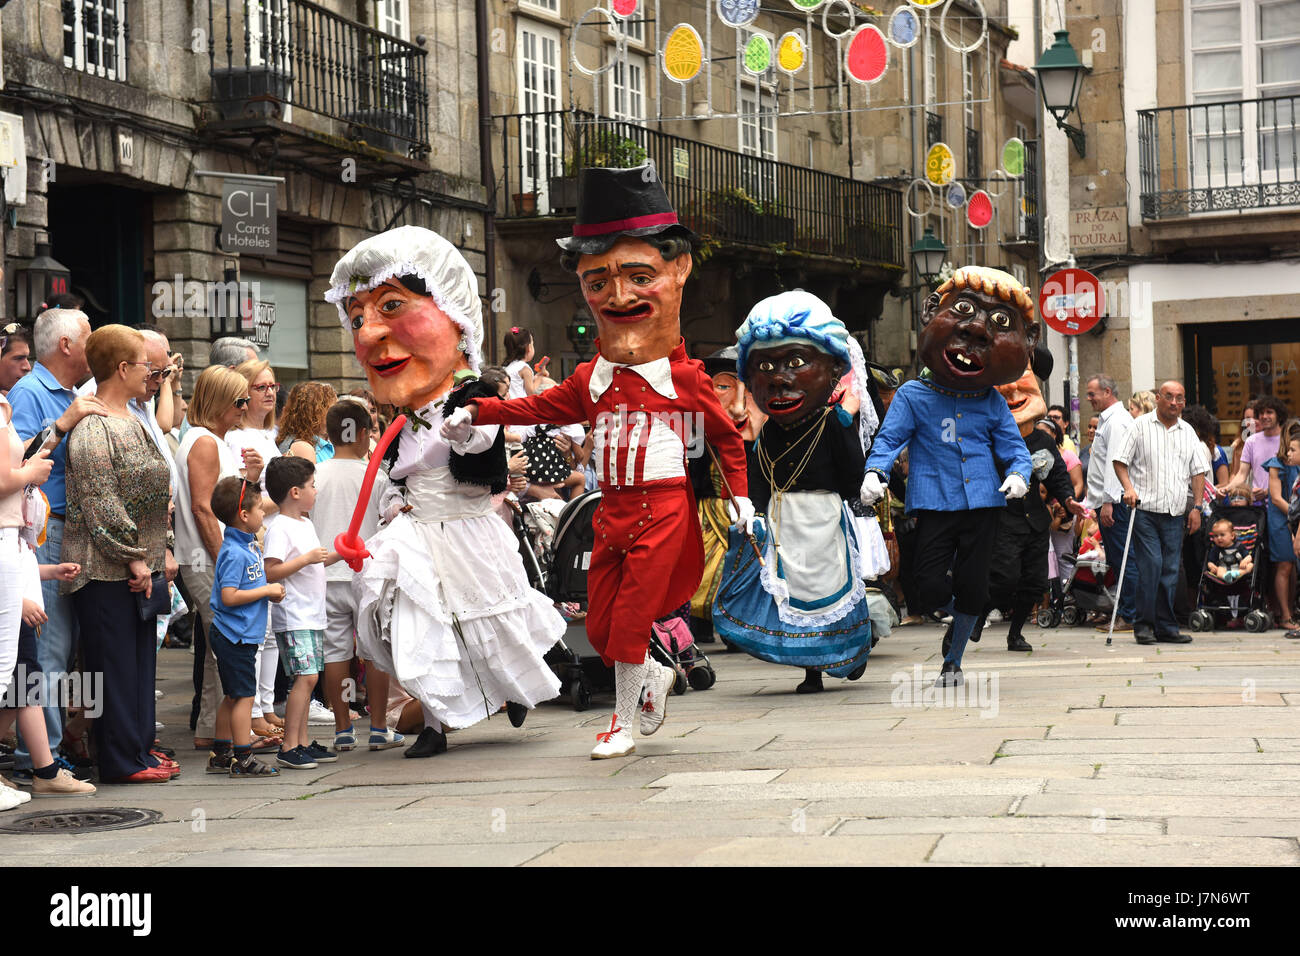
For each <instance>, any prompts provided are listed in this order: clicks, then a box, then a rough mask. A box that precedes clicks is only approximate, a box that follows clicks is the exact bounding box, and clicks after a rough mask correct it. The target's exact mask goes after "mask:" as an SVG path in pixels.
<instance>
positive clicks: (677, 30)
mask: <svg viewBox="0 0 1300 956" xmlns="http://www.w3.org/2000/svg"><path fill="white" fill-rule="evenodd" d="M703 65H704V44H703V43H702V42H701V41H700V35H699V34H698V33H696V32H695V28H694V27H693V26H691V25H690V24H689V23H679V24H678V25H677V26H675V27H673V30H672V32H671V33H669V34H668V39H667V41H666V42H665V43H664V72H665V73H667V74H668V76H669V78H670V79H674V80H676V81H677V82H678V83H685V82H687V81H688V80H693V79H695V77H696V75H697V74H698V73H699V72H700V67H702V66H703Z"/></svg>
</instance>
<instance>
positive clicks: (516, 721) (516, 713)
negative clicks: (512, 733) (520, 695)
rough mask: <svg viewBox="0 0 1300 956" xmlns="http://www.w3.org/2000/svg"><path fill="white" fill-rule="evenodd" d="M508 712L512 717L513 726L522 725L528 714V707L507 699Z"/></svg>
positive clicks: (511, 724) (511, 723)
mask: <svg viewBox="0 0 1300 956" xmlns="http://www.w3.org/2000/svg"><path fill="white" fill-rule="evenodd" d="M506 714H507V715H508V716H509V717H510V726H511V727H522V726H523V725H524V719H525V718H527V716H528V708H527V707H525V706H524V705H523V704H516V703H515V702H514V701H512V700H508V701H506Z"/></svg>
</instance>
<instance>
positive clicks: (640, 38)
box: [609, 0, 649, 45]
mask: <svg viewBox="0 0 1300 956" xmlns="http://www.w3.org/2000/svg"><path fill="white" fill-rule="evenodd" d="M648 17H649V14H648V13H647V12H646V2H645V0H642V2H641V3H640V4H638V5H637V8H636V13H634V14H632V16H630V17H628V18H627V19H622V18H620V17H614V16H611V17H610V20H611V21H612V22H611V23H610V25H609V32H610V33H611V34H612V35H614V36H625V37H627V41H628V42H629V43H636V44H640V45H644V44H645V22H646V20H647V19H648Z"/></svg>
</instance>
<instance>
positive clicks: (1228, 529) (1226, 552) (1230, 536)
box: [1205, 518, 1255, 584]
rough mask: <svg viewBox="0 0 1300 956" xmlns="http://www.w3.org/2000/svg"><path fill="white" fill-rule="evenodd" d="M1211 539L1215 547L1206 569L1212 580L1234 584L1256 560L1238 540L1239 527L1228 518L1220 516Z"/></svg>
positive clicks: (1211, 529)
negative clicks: (1233, 524)
mask: <svg viewBox="0 0 1300 956" xmlns="http://www.w3.org/2000/svg"><path fill="white" fill-rule="evenodd" d="M1210 541H1211V542H1213V544H1214V547H1213V548H1212V549H1211V550H1210V555H1209V559H1208V560H1207V562H1206V564H1205V570H1206V571H1208V572H1209V574H1210V580H1211V581H1221V582H1223V583H1224V584H1232V583H1233V582H1235V581H1236V580H1237V579H1238V578H1240V577H1241V576H1242V575H1243V574H1249V573H1250V569H1251V568H1253V567H1254V566H1255V561H1254V559H1253V558H1252V557H1251V555H1250V551H1249V550H1248V549H1247V548H1244V547H1242V545H1241V544H1240V543H1238V541H1237V529H1236V528H1234V527H1233V526H1232V521H1231V520H1229V519H1228V518H1220V519H1219V520H1218V521H1216V522H1214V525H1213V527H1211V528H1210Z"/></svg>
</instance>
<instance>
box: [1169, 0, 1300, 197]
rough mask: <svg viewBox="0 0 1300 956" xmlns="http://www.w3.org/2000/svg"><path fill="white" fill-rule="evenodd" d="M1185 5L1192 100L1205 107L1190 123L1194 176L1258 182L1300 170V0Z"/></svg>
mask: <svg viewBox="0 0 1300 956" xmlns="http://www.w3.org/2000/svg"><path fill="white" fill-rule="evenodd" d="M1185 9H1186V16H1187V22H1186V36H1187V53H1188V56H1187V61H1188V64H1189V68H1188V70H1187V85H1188V100H1189V101H1190V103H1191V104H1192V105H1193V106H1202V107H1204V108H1203V109H1193V110H1191V117H1190V122H1189V125H1190V134H1191V139H1192V143H1191V161H1192V163H1193V178H1194V180H1196V181H1198V182H1199V183H1201V184H1202V185H1204V184H1207V183H1208V184H1212V185H1217V184H1220V183H1223V184H1238V183H1254V182H1258V181H1260V179H1261V178H1269V179H1271V178H1274V177H1275V176H1276V175H1277V174H1278V172H1279V171H1280V169H1283V168H1285V169H1286V170H1287V171H1288V172H1293V171H1294V169H1295V168H1296V164H1297V163H1298V162H1300V159H1297V157H1298V156H1300V129H1298V120H1300V117H1297V115H1296V113H1297V110H1298V108H1300V0H1188V2H1187V5H1186V8H1185ZM1243 101H1258V102H1243ZM1209 104H1222V105H1218V106H1212V105H1209ZM1261 173H1263V174H1264V175H1263V176H1261Z"/></svg>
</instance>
